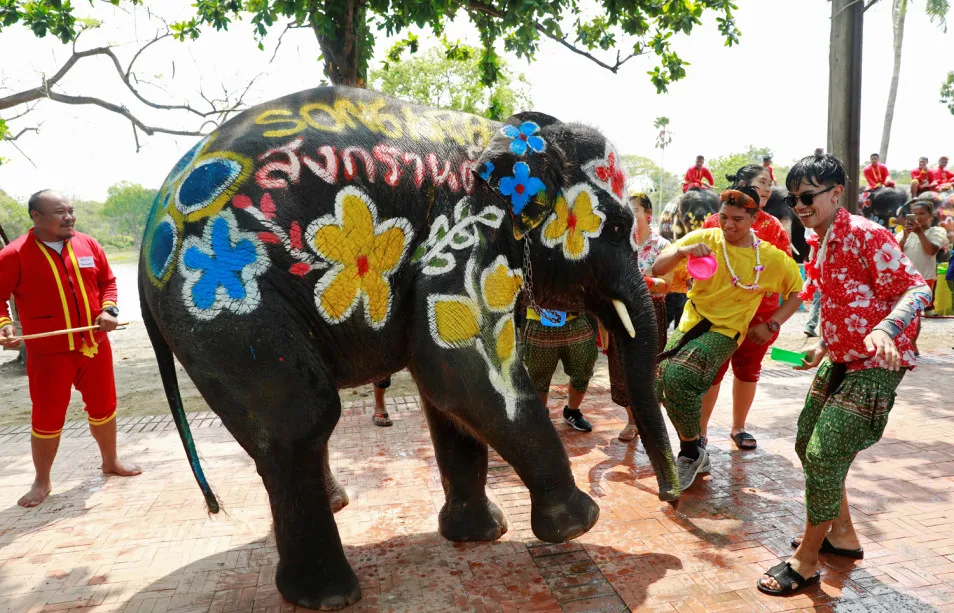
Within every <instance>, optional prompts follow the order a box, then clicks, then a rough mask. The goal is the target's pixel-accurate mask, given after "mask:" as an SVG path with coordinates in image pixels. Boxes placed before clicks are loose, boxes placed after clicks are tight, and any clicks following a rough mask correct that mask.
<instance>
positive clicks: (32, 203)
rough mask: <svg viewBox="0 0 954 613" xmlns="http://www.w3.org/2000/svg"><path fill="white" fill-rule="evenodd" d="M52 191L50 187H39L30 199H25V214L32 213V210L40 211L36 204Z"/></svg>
mask: <svg viewBox="0 0 954 613" xmlns="http://www.w3.org/2000/svg"><path fill="white" fill-rule="evenodd" d="M52 191H53V190H51V189H41V190H40V191H38V192H35V193H34V194H33V195H32V196H30V199H29V200H28V201H27V214H32V213H33V211H37V212H40V209H39V208H37V207H38V205H39V204H40V203H41V202H43V201H44V200H46V197H47V195H48V194H50V193H51V192H52Z"/></svg>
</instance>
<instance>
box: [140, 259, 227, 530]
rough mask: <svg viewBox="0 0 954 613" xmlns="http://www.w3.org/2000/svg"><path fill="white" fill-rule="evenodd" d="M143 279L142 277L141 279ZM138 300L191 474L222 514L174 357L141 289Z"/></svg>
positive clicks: (213, 508) (210, 506) (211, 508)
mask: <svg viewBox="0 0 954 613" xmlns="http://www.w3.org/2000/svg"><path fill="white" fill-rule="evenodd" d="M142 277H143V275H142V274H140V279H142ZM139 298H140V301H141V303H142V319H143V323H145V325H146V331H147V332H148V333H149V340H150V341H151V342H152V348H153V351H155V353H156V361H157V362H158V363H159V376H160V377H162V387H163V389H165V392H166V400H168V401H169V409H170V410H171V411H172V420H173V421H174V422H175V423H176V429H177V430H179V438H180V439H181V440H182V446H183V447H185V452H186V456H187V457H188V458H189V465H190V466H191V467H192V474H193V475H195V480H196V481H197V482H198V484H199V488H200V489H201V490H202V495H203V496H205V504H206V506H208V509H209V512H210V513H218V512H219V501H218V499H216V497H215V494H214V493H212V488H211V487H210V486H209V482H208V481H207V480H206V478H205V473H203V472H202V466H201V465H200V464H199V455H198V453H197V452H196V450H195V442H194V441H193V440H192V430H190V429H189V422H188V421H186V415H185V409H184V408H183V406H182V395H181V394H180V393H179V379H178V377H177V376H176V364H175V360H173V357H172V349H171V348H170V347H169V343H167V342H166V339H165V337H163V336H162V332H160V331H159V326H158V324H157V323H156V320H155V318H154V317H153V315H152V311H151V310H150V309H149V305H148V303H147V301H146V297H145V296H144V295H143V292H142V288H141V287H140V290H139Z"/></svg>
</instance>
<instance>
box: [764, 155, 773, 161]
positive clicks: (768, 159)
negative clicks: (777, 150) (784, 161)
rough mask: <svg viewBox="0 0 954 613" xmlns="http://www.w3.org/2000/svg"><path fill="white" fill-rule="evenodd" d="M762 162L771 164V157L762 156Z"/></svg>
mask: <svg viewBox="0 0 954 613" xmlns="http://www.w3.org/2000/svg"><path fill="white" fill-rule="evenodd" d="M762 161H763V162H771V161H772V156H770V155H763V156H762Z"/></svg>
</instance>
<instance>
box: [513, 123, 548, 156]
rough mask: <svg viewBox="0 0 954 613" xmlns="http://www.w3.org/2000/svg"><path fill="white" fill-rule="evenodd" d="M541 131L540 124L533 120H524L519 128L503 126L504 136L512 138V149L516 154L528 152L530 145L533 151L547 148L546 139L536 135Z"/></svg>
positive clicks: (538, 151)
mask: <svg viewBox="0 0 954 613" xmlns="http://www.w3.org/2000/svg"><path fill="white" fill-rule="evenodd" d="M539 131H540V126H538V125H537V124H535V123H533V122H532V121H525V122H523V123H522V124H520V127H519V128H517V127H516V126H509V125H508V126H504V128H503V133H504V136H506V137H507V138H509V139H511V140H510V150H511V151H513V152H514V154H516V155H523V154H524V153H526V152H527V148H528V147H529V148H530V152H531V153H533V152H537V153H540V152H541V151H543V150H544V149H545V148H546V146H547V143H546V141H544V140H543V139H542V138H540V137H539V136H534V134H536V133H537V132H539Z"/></svg>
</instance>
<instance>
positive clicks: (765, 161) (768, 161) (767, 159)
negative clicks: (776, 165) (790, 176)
mask: <svg viewBox="0 0 954 613" xmlns="http://www.w3.org/2000/svg"><path fill="white" fill-rule="evenodd" d="M762 166H763V167H765V168H766V169H767V170H768V173H769V179H771V181H772V185H775V184H776V183H775V170H774V169H772V156H770V155H765V156H762Z"/></svg>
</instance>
